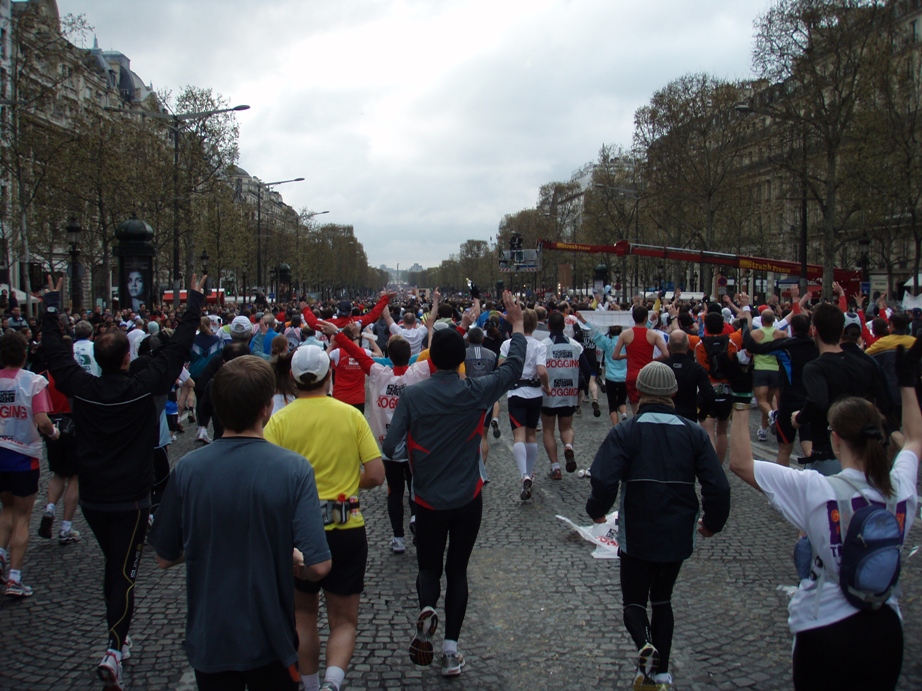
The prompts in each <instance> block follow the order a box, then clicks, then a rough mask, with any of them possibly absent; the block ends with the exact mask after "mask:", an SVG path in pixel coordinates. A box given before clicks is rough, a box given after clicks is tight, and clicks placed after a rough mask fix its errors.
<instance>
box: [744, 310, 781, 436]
mask: <svg viewBox="0 0 922 691" xmlns="http://www.w3.org/2000/svg"><path fill="white" fill-rule="evenodd" d="M759 316H760V317H761V319H762V324H761V326H759V327H758V328H757V329H753V331H752V334H751V338H752V340H753V342H755V343H769V342H771V341H773V340H774V339H776V338H784V333H783V332H782V331H779V330H778V329H776V328H775V326H774V324H775V313H774V312H773V311H772V310H771V309H769V308H768V307H766V308H765V309H763V310H762V311H761V312H760V313H759ZM752 370H753V371H752V392H753V394H754V395H755V397H756V403H757V404H758V405H759V410H760V411H762V425H761V426H760V427H759V431H758V433H757V434H758V437H759V441H763V442H764V441H767V440H768V428H769V422H770V420H771V419H773V418H774V416H775V415H776V414H777V409H776V408H775V405H774V401H775V396H776V395H777V394H778V387H779V386H780V376H781V375H780V374H779V371H778V358H776V357H775V355H774V353H772V352H766V351H764V350H763V351H760V354H759V355H755V356H754V357H753V359H752Z"/></svg>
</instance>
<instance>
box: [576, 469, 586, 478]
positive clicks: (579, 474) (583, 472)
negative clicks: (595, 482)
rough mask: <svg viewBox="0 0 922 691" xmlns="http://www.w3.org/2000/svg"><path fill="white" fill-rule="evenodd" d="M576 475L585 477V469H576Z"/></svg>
mask: <svg viewBox="0 0 922 691" xmlns="http://www.w3.org/2000/svg"><path fill="white" fill-rule="evenodd" d="M576 477H586V471H585V470H579V471H577V473H576Z"/></svg>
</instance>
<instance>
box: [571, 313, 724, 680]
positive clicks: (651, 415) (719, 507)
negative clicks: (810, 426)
mask: <svg viewBox="0 0 922 691" xmlns="http://www.w3.org/2000/svg"><path fill="white" fill-rule="evenodd" d="M717 316H718V317H720V315H719V314H718V315H717ZM636 386H637V390H638V392H639V393H640V395H641V398H640V401H639V403H640V405H639V407H638V410H637V415H636V416H634V417H633V418H631V420H629V421H628V422H626V423H624V424H621V425H617V426H616V427H613V428H612V430H611V431H610V432H609V433H608V437H606V439H605V441H604V442H603V444H602V446H601V447H600V448H599V451H598V453H597V454H596V456H595V460H594V461H593V462H592V468H591V471H592V472H591V476H592V494H591V495H590V497H589V500H588V501H587V502H586V513H588V514H589V517H590V518H592V519H593V521H595V522H596V523H605V521H606V514H607V513H608V511H609V510H610V509H611V507H612V506H613V505H614V503H615V500H616V499H617V498H618V496H619V488H620V504H619V507H620V508H619V516H618V518H619V520H618V526H619V536H618V544H619V545H620V546H621V548H620V549H619V550H618V554H619V557H620V559H619V565H620V569H621V594H622V598H623V604H624V625H625V628H627V630H628V633H629V634H630V635H631V638H632V639H633V640H634V644H635V645H636V646H637V650H638V651H639V658H638V665H637V672H636V674H635V678H634V689H635V690H636V691H641V690H643V691H647V690H648V689H649V690H650V691H654V690H656V691H659V690H660V689H662V690H663V691H666V690H668V689H672V675H671V674H670V673H669V654H670V650H671V648H672V634H673V626H674V619H673V612H672V604H671V598H672V588H673V585H674V584H675V582H676V579H677V578H678V576H679V571H680V570H681V568H682V562H683V561H684V560H686V559H688V558H689V557H690V556H691V555H692V551H693V549H694V534H695V527H696V525H695V524H696V522H697V528H698V532H699V533H700V534H701V535H702V536H704V537H712V536H713V535H714V534H715V533H718V532H720V531H721V530H722V529H723V527H724V524H725V523H726V521H727V517H728V515H729V513H730V485H729V483H728V482H727V477H726V475H724V472H723V468H721V465H720V462H719V461H718V459H717V456H716V454H715V453H714V447H713V446H712V445H711V444H710V443H709V442H708V438H707V434H705V432H704V431H703V430H702V429H701V427H699V426H698V425H696V424H695V423H693V422H692V421H690V420H686V419H685V418H682V417H680V416H678V415H677V414H676V412H675V408H674V406H673V402H672V397H673V396H674V395H675V392H676V389H677V384H676V379H675V375H674V374H673V371H672V369H671V368H670V367H669V366H667V365H665V364H663V363H661V362H651V363H650V364H648V365H646V366H645V367H644V368H643V369H642V370H641V371H640V373H639V375H638V377H637V379H636ZM696 479H697V480H698V482H699V483H700V484H701V496H702V502H701V508H702V509H703V514H702V515H701V517H700V519H699V513H700V512H699V504H698V495H697V493H696V491H695V480H696ZM648 602H649V603H650V606H651V610H652V617H651V618H649V619H648V618H647V603H648Z"/></svg>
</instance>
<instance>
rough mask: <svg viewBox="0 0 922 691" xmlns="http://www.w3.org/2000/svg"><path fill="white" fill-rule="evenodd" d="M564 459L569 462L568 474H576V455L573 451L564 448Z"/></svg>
mask: <svg viewBox="0 0 922 691" xmlns="http://www.w3.org/2000/svg"><path fill="white" fill-rule="evenodd" d="M563 457H564V459H566V461H567V472H568V473H575V472H576V455H575V454H574V453H573V449H572V448H564V450H563Z"/></svg>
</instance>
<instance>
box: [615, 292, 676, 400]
mask: <svg viewBox="0 0 922 691" xmlns="http://www.w3.org/2000/svg"><path fill="white" fill-rule="evenodd" d="M648 315H649V311H648V310H647V308H646V307H644V306H643V305H641V304H636V305H634V308H633V309H632V310H631V316H632V317H633V319H634V326H632V327H631V328H629V329H625V330H624V331H622V332H621V335H620V336H618V341H617V342H616V343H615V350H614V354H613V355H612V358H613V359H615V360H622V359H626V360H627V375H626V376H625V383H626V384H627V398H628V400H629V401H630V402H631V407H632V408H633V406H634V405H635V404H636V403H637V402H638V401H639V400H640V393H639V392H638V391H637V387H636V386H635V385H634V382H636V381H637V375H638V374H639V373H640V370H642V369H643V368H644V367H645V366H646V365H648V364H649V363H650V362H652V361H653V350H654V348H656V349H658V350H659V352H660V353H662V354H663V356H664V357H665V354H666V341H665V340H664V339H663V336H662V334H661V333H660V332H659V331H655V330H654V329H648V328H647V326H646V324H647V316H648ZM622 351H624V352H622Z"/></svg>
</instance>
